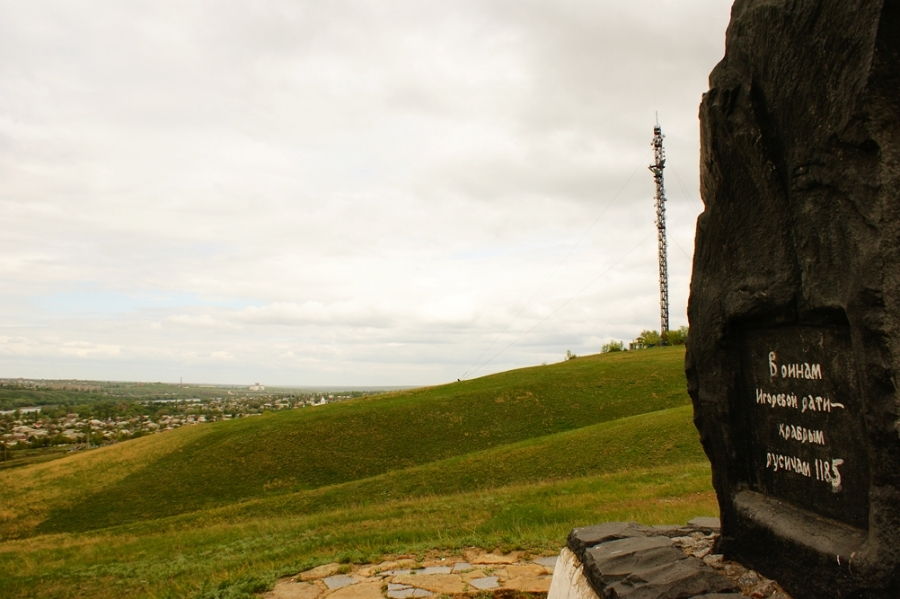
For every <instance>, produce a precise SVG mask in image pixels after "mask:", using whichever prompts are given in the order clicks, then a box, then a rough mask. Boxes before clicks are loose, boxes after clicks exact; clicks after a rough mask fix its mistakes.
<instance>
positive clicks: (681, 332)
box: [668, 327, 688, 345]
mask: <svg viewBox="0 0 900 599" xmlns="http://www.w3.org/2000/svg"><path fill="white" fill-rule="evenodd" d="M687 336H688V328H687V327H679V328H678V330H675V331H669V336H668V340H669V345H684V343H685V342H686V341H687Z"/></svg>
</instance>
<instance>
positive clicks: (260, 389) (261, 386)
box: [247, 383, 266, 391]
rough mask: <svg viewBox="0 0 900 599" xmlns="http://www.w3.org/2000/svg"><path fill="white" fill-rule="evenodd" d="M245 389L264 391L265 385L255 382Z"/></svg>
mask: <svg viewBox="0 0 900 599" xmlns="http://www.w3.org/2000/svg"><path fill="white" fill-rule="evenodd" d="M247 389H249V390H250V391H265V390H266V386H265V385H260V384H259V383H256V384H255V385H250V386H249V387H247Z"/></svg>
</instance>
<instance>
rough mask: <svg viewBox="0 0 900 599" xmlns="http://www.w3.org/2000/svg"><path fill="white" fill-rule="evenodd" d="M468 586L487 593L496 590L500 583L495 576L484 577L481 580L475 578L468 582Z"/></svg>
mask: <svg viewBox="0 0 900 599" xmlns="http://www.w3.org/2000/svg"><path fill="white" fill-rule="evenodd" d="M469 584H470V585H472V586H473V587H475V588H476V589H480V590H482V591H487V590H489V589H496V588H497V587H499V586H500V581H499V580H498V579H497V577H496V576H485V577H483V578H475V579H474V580H470V581H469Z"/></svg>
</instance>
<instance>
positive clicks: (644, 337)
mask: <svg viewBox="0 0 900 599" xmlns="http://www.w3.org/2000/svg"><path fill="white" fill-rule="evenodd" d="M638 341H641V342H643V344H644V345H646V346H652V345H659V342H660V337H659V332H658V331H641V334H640V335H639V336H638Z"/></svg>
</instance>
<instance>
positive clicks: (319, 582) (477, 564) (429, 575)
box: [264, 549, 557, 599]
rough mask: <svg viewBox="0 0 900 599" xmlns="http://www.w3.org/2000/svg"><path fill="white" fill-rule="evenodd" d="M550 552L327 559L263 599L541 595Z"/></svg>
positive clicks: (553, 560) (548, 578)
mask: <svg viewBox="0 0 900 599" xmlns="http://www.w3.org/2000/svg"><path fill="white" fill-rule="evenodd" d="M556 557H557V556H555V555H552V556H543V557H537V558H534V557H527V556H525V555H523V554H522V553H521V552H513V553H510V554H507V555H500V554H498V553H488V552H485V551H482V550H480V549H470V550H467V551H465V552H464V555H463V557H462V558H460V557H458V556H454V557H448V556H441V555H440V554H437V553H435V554H432V555H429V556H428V557H427V558H426V559H425V560H423V561H422V562H421V563H419V562H416V561H415V559H414V558H413V557H412V556H398V557H396V558H394V559H390V560H387V561H384V562H382V563H380V564H369V565H362V566H359V565H350V564H346V565H342V564H326V565H324V566H319V567H318V568H313V569H312V570H307V571H305V572H300V573H299V574H297V575H296V576H293V577H291V578H284V579H282V580H279V581H278V583H276V585H275V588H274V589H272V590H271V591H269V592H268V593H266V594H265V595H264V598H265V599H325V598H328V599H408V598H413V597H434V598H435V599H437V598H438V597H440V596H442V595H443V596H448V595H449V596H456V597H462V596H466V595H474V594H478V593H484V592H485V591H489V592H497V594H498V595H500V594H509V593H510V592H512V593H515V592H516V591H520V592H524V593H531V594H533V595H534V596H535V597H545V596H546V594H547V591H548V590H549V589H550V581H551V579H552V576H553V566H554V564H555V563H556Z"/></svg>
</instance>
